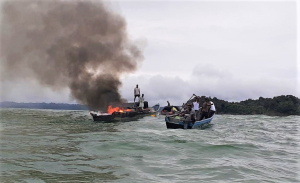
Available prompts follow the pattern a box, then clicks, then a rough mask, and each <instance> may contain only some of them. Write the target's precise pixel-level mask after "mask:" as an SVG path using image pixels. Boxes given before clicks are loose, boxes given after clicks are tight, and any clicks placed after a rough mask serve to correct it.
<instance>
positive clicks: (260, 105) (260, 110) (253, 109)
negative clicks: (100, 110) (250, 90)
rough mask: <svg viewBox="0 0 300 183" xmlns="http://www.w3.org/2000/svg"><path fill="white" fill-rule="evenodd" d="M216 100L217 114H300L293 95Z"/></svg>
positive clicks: (74, 107) (47, 105) (64, 106)
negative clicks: (233, 100) (231, 100)
mask: <svg viewBox="0 0 300 183" xmlns="http://www.w3.org/2000/svg"><path fill="white" fill-rule="evenodd" d="M204 98H205V96H201V97H200V105H202V103H203V102H204ZM210 100H211V101H213V102H214V104H215V106H216V109H217V114H242V115H252V114H265V115H270V116H288V115H300V107H299V104H300V99H299V98H297V97H295V96H293V95H281V96H276V97H273V98H263V97H259V99H257V100H253V99H247V100H245V101H241V102H228V101H225V100H221V99H217V98H216V97H213V98H210ZM0 107H1V108H31V109H59V110H88V108H87V107H86V106H84V105H81V104H62V103H17V102H1V103H0Z"/></svg>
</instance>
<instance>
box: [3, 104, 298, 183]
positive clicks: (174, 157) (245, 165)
mask: <svg viewBox="0 0 300 183" xmlns="http://www.w3.org/2000/svg"><path fill="white" fill-rule="evenodd" d="M0 112H1V113H0V115H1V128H0V130H1V131H0V135H1V136H0V137H1V151H0V156H1V166H0V171H1V179H0V180H1V182H30V183H31V182H33V183H35V182H36V183H43V182H46V183H48V182H71V183H76V182H210V183H211V182H222V183H223V182H228V183H229V182H300V177H299V172H300V171H299V170H300V169H299V165H300V164H299V159H300V153H299V141H300V137H299V131H298V130H299V126H300V117H299V116H288V117H270V116H264V115H218V114H217V115H216V116H215V118H214V119H213V121H212V125H211V126H210V127H209V128H206V129H203V130H194V129H193V130H182V129H166V125H165V122H164V117H163V116H156V117H153V116H148V117H144V118H141V119H139V120H137V121H132V122H117V123H97V122H93V120H92V117H91V116H90V114H89V111H67V110H36V109H34V110H29V109H0Z"/></svg>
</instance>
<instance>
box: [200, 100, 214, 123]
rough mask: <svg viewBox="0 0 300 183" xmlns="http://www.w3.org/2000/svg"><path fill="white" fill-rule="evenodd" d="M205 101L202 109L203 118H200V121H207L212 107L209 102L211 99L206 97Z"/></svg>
mask: <svg viewBox="0 0 300 183" xmlns="http://www.w3.org/2000/svg"><path fill="white" fill-rule="evenodd" d="M204 100H205V101H204V103H203V105H202V108H201V116H200V119H199V120H200V121H201V120H202V119H204V118H205V119H206V118H208V110H209V109H210V106H211V104H210V102H209V99H208V98H207V97H205V99H204Z"/></svg>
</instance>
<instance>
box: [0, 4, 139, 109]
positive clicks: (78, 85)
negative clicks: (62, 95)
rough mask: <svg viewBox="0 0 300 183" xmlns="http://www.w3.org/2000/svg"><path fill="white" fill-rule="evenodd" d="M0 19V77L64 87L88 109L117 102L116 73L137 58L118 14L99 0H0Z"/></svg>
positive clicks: (132, 68) (130, 67)
mask: <svg viewBox="0 0 300 183" xmlns="http://www.w3.org/2000/svg"><path fill="white" fill-rule="evenodd" d="M1 18H2V20H1V67H2V68H1V72H2V79H4V80H8V81H11V82H14V81H18V80H19V79H24V78H25V79H36V80H37V81H38V82H39V83H40V84H41V86H46V87H50V88H52V89H54V90H59V89H63V88H66V87H68V88H69V89H70V91H71V96H72V97H73V98H75V99H76V100H77V101H78V102H80V103H82V104H85V105H87V106H88V107H89V108H90V109H91V110H94V109H97V110H98V109H106V108H107V106H108V105H109V104H110V103H111V102H120V101H121V100H122V99H121V95H120V93H119V87H120V86H121V84H122V83H121V81H120V76H121V74H124V73H130V72H133V71H135V70H136V68H137V65H138V64H139V63H140V62H141V61H142V60H143V55H142V53H141V50H140V48H139V47H138V46H137V45H135V44H133V42H131V41H130V40H129V39H128V36H127V32H126V22H125V20H124V18H122V17H121V16H120V15H118V14H116V13H114V12H112V11H111V10H110V9H108V7H107V6H106V5H105V4H104V3H103V2H101V1H66V0H65V1H63V0H52V1H6V2H3V3H2V10H1Z"/></svg>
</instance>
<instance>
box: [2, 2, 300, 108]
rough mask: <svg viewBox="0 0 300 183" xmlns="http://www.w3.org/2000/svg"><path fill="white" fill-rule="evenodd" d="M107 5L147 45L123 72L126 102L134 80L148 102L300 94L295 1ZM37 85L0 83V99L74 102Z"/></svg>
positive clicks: (135, 38)
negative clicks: (134, 68) (130, 70)
mask: <svg viewBox="0 0 300 183" xmlns="http://www.w3.org/2000/svg"><path fill="white" fill-rule="evenodd" d="M107 4H108V6H110V7H111V8H112V9H113V10H114V11H115V12H118V13H119V14H121V15H122V16H123V17H124V18H125V19H126V21H127V29H128V34H129V35H130V38H131V39H132V40H135V41H137V42H139V43H140V44H145V46H144V57H145V60H144V61H143V63H142V64H141V65H140V67H139V69H138V71H137V72H136V73H134V74H131V75H124V76H123V79H122V81H123V85H122V87H121V89H120V91H121V94H122V96H123V98H126V99H127V100H129V101H132V100H133V89H134V87H135V85H136V84H139V86H140V88H141V92H142V93H144V94H145V98H146V100H148V101H149V102H150V104H151V105H154V104H155V103H158V102H159V103H161V105H165V104H166V101H167V100H169V101H170V102H171V104H174V105H180V104H182V102H185V101H186V100H187V99H189V98H190V96H191V95H192V94H193V93H195V94H197V95H200V96H202V95H205V96H211V97H217V98H219V99H224V100H230V101H241V100H246V99H249V98H252V99H257V98H258V97H260V96H262V97H274V96H278V95H289V94H291V95H295V96H297V97H300V85H299V80H300V79H299V78H300V77H299V75H298V76H297V73H298V72H297V67H298V68H299V64H297V26H298V28H299V19H300V18H298V22H297V16H298V17H300V16H299V14H300V13H299V3H298V4H297V3H296V1H241V2H237V1H189V2H186V1H113V2H109V3H107ZM297 7H298V11H297ZM297 12H298V15H297ZM298 43H299V38H298ZM298 63H299V62H298ZM297 78H298V80H297ZM297 82H298V83H297ZM36 87H37V83H35V82H34V81H25V80H24V81H20V82H19V83H9V82H6V83H3V82H2V88H1V89H2V91H4V90H5V91H9V92H3V93H5V95H3V93H2V95H1V97H2V101H4V100H11V101H17V102H29V101H30V102H43V101H44V102H65V103H74V102H76V101H73V100H72V99H71V98H70V97H69V93H68V90H67V89H66V90H63V91H52V90H50V89H47V88H39V90H36V89H35V88H36Z"/></svg>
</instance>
